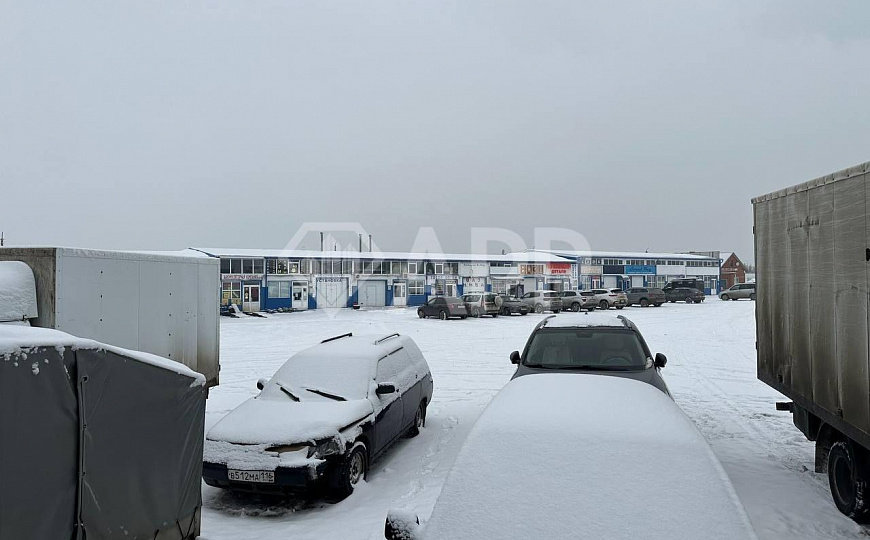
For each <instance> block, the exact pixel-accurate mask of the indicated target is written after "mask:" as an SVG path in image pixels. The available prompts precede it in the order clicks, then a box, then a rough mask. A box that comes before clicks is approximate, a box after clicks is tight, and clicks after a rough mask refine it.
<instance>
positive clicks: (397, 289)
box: [393, 281, 408, 306]
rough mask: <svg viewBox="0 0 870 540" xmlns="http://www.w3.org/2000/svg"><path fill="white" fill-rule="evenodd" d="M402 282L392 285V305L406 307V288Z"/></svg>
mask: <svg viewBox="0 0 870 540" xmlns="http://www.w3.org/2000/svg"><path fill="white" fill-rule="evenodd" d="M406 285H407V284H406V283H405V282H404V281H397V282H395V283H393V305H394V306H406V305H408V295H407V287H406Z"/></svg>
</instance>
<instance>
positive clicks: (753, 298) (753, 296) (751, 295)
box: [749, 293, 755, 302]
mask: <svg viewBox="0 0 870 540" xmlns="http://www.w3.org/2000/svg"><path fill="white" fill-rule="evenodd" d="M749 299H750V300H752V301H753V302H754V301H755V293H752V294H750V295H749Z"/></svg>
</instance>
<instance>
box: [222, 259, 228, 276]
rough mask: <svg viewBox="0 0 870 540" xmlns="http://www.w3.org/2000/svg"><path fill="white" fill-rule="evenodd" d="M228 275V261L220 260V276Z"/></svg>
mask: <svg viewBox="0 0 870 540" xmlns="http://www.w3.org/2000/svg"><path fill="white" fill-rule="evenodd" d="M229 273H230V259H221V274H229Z"/></svg>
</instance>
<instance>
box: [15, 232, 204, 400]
mask: <svg viewBox="0 0 870 540" xmlns="http://www.w3.org/2000/svg"><path fill="white" fill-rule="evenodd" d="M190 253H191V255H190V256H182V255H180V254H179V255H171V254H157V253H137V252H120V251H102V250H89V249H73V248H61V247H6V248H0V261H10V260H14V261H22V262H24V263H26V264H27V265H28V266H29V267H30V268H31V269H32V270H33V273H34V276H35V278H36V292H37V305H38V316H37V317H36V318H34V319H31V320H30V322H31V324H32V325H33V326H39V327H45V328H54V329H57V330H61V331H63V332H66V333H69V334H72V335H74V336H79V337H83V338H89V339H94V340H97V341H100V342H103V343H108V344H110V345H115V346H118V347H123V348H126V349H133V350H139V351H144V352H148V353H151V354H155V355H157V356H162V357H164V358H168V359H170V360H175V361H177V362H181V363H183V364H184V365H186V366H188V367H190V368H191V369H193V370H194V371H197V372H199V373H202V374H203V375H204V376H205V378H206V380H207V381H208V386H214V385H216V384H217V383H218V373H219V370H220V362H219V354H220V343H219V339H220V338H219V320H218V317H219V312H218V309H219V307H218V306H219V305H220V263H219V261H218V259H215V258H211V257H207V256H205V255H201V254H198V253H196V252H190Z"/></svg>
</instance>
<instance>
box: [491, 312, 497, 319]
mask: <svg viewBox="0 0 870 540" xmlns="http://www.w3.org/2000/svg"><path fill="white" fill-rule="evenodd" d="M490 315H492V318H493V319H495V318H496V317H498V312H494V313H491V314H490Z"/></svg>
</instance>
